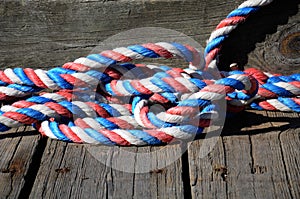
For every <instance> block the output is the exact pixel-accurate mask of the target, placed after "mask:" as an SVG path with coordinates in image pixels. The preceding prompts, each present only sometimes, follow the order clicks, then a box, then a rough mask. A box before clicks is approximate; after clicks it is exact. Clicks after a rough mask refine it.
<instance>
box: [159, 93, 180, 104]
mask: <svg viewBox="0 0 300 199" xmlns="http://www.w3.org/2000/svg"><path fill="white" fill-rule="evenodd" d="M161 95H162V96H163V97H165V98H167V99H168V100H169V101H170V102H171V103H177V102H178V97H177V96H176V95H175V94H174V93H167V92H165V93H161Z"/></svg>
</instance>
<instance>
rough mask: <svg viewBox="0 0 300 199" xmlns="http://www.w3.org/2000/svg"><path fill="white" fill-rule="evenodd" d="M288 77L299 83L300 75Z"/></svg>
mask: <svg viewBox="0 0 300 199" xmlns="http://www.w3.org/2000/svg"><path fill="white" fill-rule="evenodd" d="M290 77H291V78H293V79H295V80H297V81H300V74H293V75H290Z"/></svg>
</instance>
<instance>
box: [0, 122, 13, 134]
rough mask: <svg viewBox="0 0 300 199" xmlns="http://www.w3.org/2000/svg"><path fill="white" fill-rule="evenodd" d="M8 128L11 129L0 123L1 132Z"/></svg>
mask: <svg viewBox="0 0 300 199" xmlns="http://www.w3.org/2000/svg"><path fill="white" fill-rule="evenodd" d="M9 129H11V128H10V127H8V126H6V125H4V124H1V123H0V131H1V132H4V131H8V130H9Z"/></svg>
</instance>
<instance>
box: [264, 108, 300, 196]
mask: <svg viewBox="0 0 300 199" xmlns="http://www.w3.org/2000/svg"><path fill="white" fill-rule="evenodd" d="M268 116H269V117H272V116H273V117H275V118H286V117H288V118H291V119H290V120H288V122H289V124H288V125H289V127H290V128H289V129H287V130H282V131H281V132H280V134H279V137H278V139H279V142H280V146H281V150H282V156H283V158H282V162H283V164H284V167H285V172H286V175H287V176H286V179H287V180H288V183H289V184H288V185H289V191H290V194H291V197H292V198H299V197H300V180H299V179H300V175H299V170H300V164H299V157H300V152H299V146H300V134H299V133H300V128H299V127H300V126H299V125H300V117H299V114H296V113H294V114H285V113H279V112H277V113H275V114H272V113H268Z"/></svg>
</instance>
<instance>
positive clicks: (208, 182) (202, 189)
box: [188, 137, 227, 198]
mask: <svg viewBox="0 0 300 199" xmlns="http://www.w3.org/2000/svg"><path fill="white" fill-rule="evenodd" d="M188 154H189V168H190V184H191V192H192V198H226V180H227V179H226V178H227V177H226V175H227V168H226V163H225V156H224V154H225V152H224V148H223V143H222V139H221V138H220V137H210V138H206V139H201V140H197V141H194V142H192V143H191V144H190V146H189V148H188Z"/></svg>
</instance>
